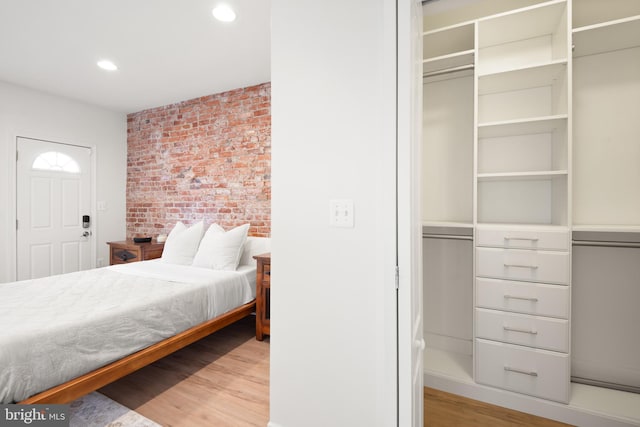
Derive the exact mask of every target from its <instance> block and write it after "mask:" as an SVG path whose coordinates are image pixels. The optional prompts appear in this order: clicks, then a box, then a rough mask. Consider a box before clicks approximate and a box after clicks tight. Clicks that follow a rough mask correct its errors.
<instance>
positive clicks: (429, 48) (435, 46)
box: [422, 22, 475, 60]
mask: <svg viewBox="0 0 640 427" xmlns="http://www.w3.org/2000/svg"><path fill="white" fill-rule="evenodd" d="M474 36H475V24H474V23H473V22H465V23H462V24H458V25H452V26H450V27H445V28H439V29H436V30H432V31H426V32H424V33H423V34H422V40H423V43H422V58H424V59H427V60H429V59H432V58H438V57H442V56H447V55H449V54H454V53H457V52H465V51H468V50H473V48H474Z"/></svg>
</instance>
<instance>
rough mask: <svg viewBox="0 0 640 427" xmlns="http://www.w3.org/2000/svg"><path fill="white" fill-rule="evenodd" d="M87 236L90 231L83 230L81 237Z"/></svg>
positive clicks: (89, 234)
mask: <svg viewBox="0 0 640 427" xmlns="http://www.w3.org/2000/svg"><path fill="white" fill-rule="evenodd" d="M89 236H91V232H90V231H85V232H84V233H82V237H89Z"/></svg>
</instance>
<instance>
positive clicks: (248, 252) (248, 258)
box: [240, 236, 271, 267]
mask: <svg viewBox="0 0 640 427" xmlns="http://www.w3.org/2000/svg"><path fill="white" fill-rule="evenodd" d="M270 251H271V239H270V238H269V237H254V236H249V237H247V241H246V243H245V244H244V250H243V251H242V256H241V257H240V265H252V266H254V267H255V265H256V260H255V259H253V256H254V255H262V254H264V253H267V252H270Z"/></svg>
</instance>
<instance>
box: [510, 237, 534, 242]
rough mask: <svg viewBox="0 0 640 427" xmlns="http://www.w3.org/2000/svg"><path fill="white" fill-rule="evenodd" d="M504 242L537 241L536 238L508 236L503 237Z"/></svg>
mask: <svg viewBox="0 0 640 427" xmlns="http://www.w3.org/2000/svg"><path fill="white" fill-rule="evenodd" d="M504 240H528V241H530V242H537V241H538V240H540V239H538V238H537V237H510V236H505V238H504Z"/></svg>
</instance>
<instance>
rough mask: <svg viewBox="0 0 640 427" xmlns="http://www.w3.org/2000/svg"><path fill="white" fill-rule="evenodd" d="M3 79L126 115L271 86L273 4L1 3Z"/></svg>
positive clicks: (257, 0) (236, 0) (148, 0)
mask: <svg viewBox="0 0 640 427" xmlns="http://www.w3.org/2000/svg"><path fill="white" fill-rule="evenodd" d="M221 2H224V3H226V4H228V5H230V6H231V7H232V8H233V9H234V10H235V11H236V14H237V19H236V20H235V21H234V22H232V23H222V22H218V21H217V20H215V19H214V18H213V17H212V15H211V10H212V9H213V7H214V6H215V5H217V4H219V3H221ZM103 58H108V59H111V60H112V61H113V62H115V63H116V65H118V67H119V69H118V70H117V71H114V72H107V71H104V70H101V69H100V68H98V67H97V66H96V62H97V61H98V60H100V59H103ZM0 80H2V81H5V82H9V83H13V84H18V85H21V86H26V87H29V88H33V89H38V90H41V91H45V92H49V93H52V94H55V95H61V96H65V97H69V98H73V99H76V100H80V101H83V102H87V103H90V104H94V105H98V106H101V107H105V108H108V109H110V110H114V111H120V112H125V113H131V112H136V111H140V110H143V109H146V108H151V107H157V106H161V105H167V104H170V103H174V102H178V101H184V100H187V99H191V98H196V97H199V96H204V95H210V94H214V93H220V92H224V91H227V90H231V89H236V88H241V87H246V86H251V85H255V84H259V83H264V82H268V81H270V0H0Z"/></svg>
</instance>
